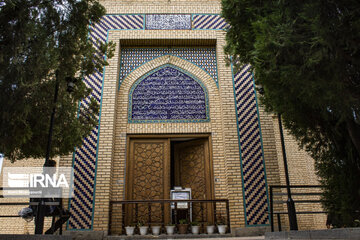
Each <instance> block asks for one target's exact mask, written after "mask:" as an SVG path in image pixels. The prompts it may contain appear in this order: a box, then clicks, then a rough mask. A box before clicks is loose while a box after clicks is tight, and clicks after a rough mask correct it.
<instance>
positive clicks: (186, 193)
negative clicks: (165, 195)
mask: <svg viewBox="0 0 360 240" xmlns="http://www.w3.org/2000/svg"><path fill="white" fill-rule="evenodd" d="M170 198H171V199H172V200H190V199H191V189H189V188H185V189H183V190H171V192H170ZM171 205H172V206H171V208H175V203H172V204H171ZM177 208H178V209H184V208H188V203H186V202H178V203H177Z"/></svg>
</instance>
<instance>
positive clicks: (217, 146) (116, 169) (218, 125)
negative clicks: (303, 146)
mask: <svg viewBox="0 0 360 240" xmlns="http://www.w3.org/2000/svg"><path fill="white" fill-rule="evenodd" d="M101 2H102V4H103V5H104V6H105V7H106V9H107V13H108V14H131V13H139V14H141V13H220V11H221V5H220V1H206V0H204V1H200V0H197V1H189V0H177V1H173V0H172V1H170V0H164V1H134V0H128V1H101ZM108 37H109V40H110V41H113V42H115V43H116V44H117V45H116V51H115V56H114V57H113V58H112V59H110V60H109V66H107V67H106V71H105V76H104V79H105V81H104V88H103V99H102V115H101V125H100V129H101V131H100V137H99V149H98V163H97V179H96V196H95V212H94V226H93V230H96V231H107V228H108V223H109V219H108V216H109V215H108V214H109V201H110V200H123V199H124V190H125V168H126V149H127V146H126V137H127V135H128V134H137V133H142V134H150V133H151V134H154V133H156V134H173V133H176V134H181V133H211V137H212V142H211V148H212V153H211V154H212V159H213V167H214V177H215V178H219V179H220V181H218V182H215V183H214V188H215V196H216V198H228V199H229V200H230V209H231V223H232V226H233V227H244V226H245V224H244V222H245V216H244V207H243V192H242V181H241V171H240V156H239V146H238V134H237V125H236V115H235V103H234V92H233V83H232V75H231V69H230V67H229V66H226V63H225V55H224V52H223V46H224V45H225V32H224V31H219V30H218V31H212V30H168V31H166V30H148V31H144V30H139V31H109V34H108ZM139 39H140V40H141V39H143V40H145V42H147V44H149V45H151V44H154V45H155V44H156V45H159V40H160V39H168V40H169V41H174V43H175V42H177V44H180V43H179V42H181V41H184V43H185V42H186V45H193V46H197V45H198V44H199V43H200V42H201V41H200V40H204V41H210V42H212V43H214V47H216V54H217V68H218V81H219V88H217V87H216V85H215V83H214V80H213V79H211V77H209V75H208V74H206V73H205V72H204V71H203V70H202V69H200V68H198V67H196V66H195V65H193V64H191V63H189V62H187V61H185V60H182V59H180V58H176V57H173V56H171V57H168V56H164V57H160V58H157V59H155V60H153V61H150V62H148V63H146V64H144V65H142V66H141V67H139V68H137V69H136V70H135V71H133V72H132V73H130V74H129V75H128V76H127V77H126V79H125V80H124V81H123V83H122V84H121V87H120V90H119V91H118V87H119V86H118V79H119V69H120V64H119V61H120V57H121V56H120V50H121V47H123V46H122V43H125V42H126V45H129V44H130V45H131V40H139ZM129 42H130V43H129ZM166 63H170V64H173V65H175V66H179V67H181V68H182V69H185V70H186V71H188V72H190V73H192V74H193V75H194V76H196V77H197V78H199V79H201V80H202V81H203V83H204V85H205V86H206V88H207V90H208V93H209V104H210V119H211V121H210V122H205V123H153V124H150V123H146V124H129V123H128V122H127V109H128V92H129V89H130V87H131V85H132V84H133V83H134V82H135V81H136V80H137V79H138V78H139V77H141V76H142V75H144V74H145V73H147V72H149V71H151V70H152V69H154V68H156V67H158V66H161V65H162V64H166ZM259 115H260V122H261V127H262V137H263V149H264V159H265V165H266V173H267V183H268V185H278V184H281V185H284V184H285V178H284V168H283V162H282V154H281V145H280V137H279V130H278V129H279V128H278V125H277V119H276V118H274V117H273V115H271V114H268V113H265V112H264V110H263V109H262V108H261V107H260V111H259ZM285 141H286V149H287V156H288V162H289V170H290V182H291V184H318V182H317V178H316V176H315V172H314V167H313V160H312V159H311V158H310V157H309V156H308V155H307V154H306V153H305V152H304V151H301V150H299V149H298V147H297V144H296V142H295V140H294V139H293V138H291V136H289V135H287V134H286V137H285ZM24 163H25V162H24ZM16 164H20V162H19V163H16ZM36 164H39V162H38V161H35V160H32V161H30V160H29V161H27V162H26V165H30V166H33V165H36ZM71 164H72V156H68V157H64V158H62V159H61V162H60V166H71ZM40 165H42V163H40ZM283 192H284V191H283ZM65 206H67V205H65ZM1 209H4V208H3V207H1ZM285 209H286V208H285V206H278V207H277V208H276V209H275V210H277V211H284V210H285ZM303 209H304V210H311V209H313V210H315V209H316V210H317V206H311V205H310V207H307V208H306V207H305V208H301V210H303ZM297 210H299V209H297ZM116 219H117V220H119V219H120V217H119V216H115V220H116ZM298 219H299V225H300V228H301V229H318V228H323V227H324V226H325V218H324V216H312V215H308V216H299V217H298ZM6 221H8V220H3V219H0V223H1V226H6V227H4V228H2V229H1V230H0V231H1V233H2V232H4V233H5V232H6V233H9V232H17V233H20V232H24V231H26V226H25V224H24V221H23V220H19V219H17V220H14V221H15V222H14V224H5V223H6ZM11 221H13V220H11ZM31 224H32V223H31ZM31 224H30V225H31ZM283 224H285V226H286V225H288V223H287V220H286V217H285V216H283ZM32 227H33V226H32ZM32 231H33V230H30V232H32Z"/></svg>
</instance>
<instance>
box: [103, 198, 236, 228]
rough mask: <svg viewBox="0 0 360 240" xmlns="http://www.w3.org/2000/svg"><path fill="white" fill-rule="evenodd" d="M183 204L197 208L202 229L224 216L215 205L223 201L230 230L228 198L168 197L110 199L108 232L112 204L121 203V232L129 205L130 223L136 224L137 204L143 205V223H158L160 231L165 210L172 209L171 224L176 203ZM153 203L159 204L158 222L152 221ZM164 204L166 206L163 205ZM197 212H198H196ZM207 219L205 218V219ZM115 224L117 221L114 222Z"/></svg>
mask: <svg viewBox="0 0 360 240" xmlns="http://www.w3.org/2000/svg"><path fill="white" fill-rule="evenodd" d="M181 203H182V204H184V203H187V204H188V206H192V210H193V211H194V209H199V212H200V216H201V217H200V218H201V219H200V221H198V220H197V222H198V223H199V224H200V225H201V227H202V229H204V226H205V225H206V224H208V223H217V222H218V220H219V218H224V217H223V216H222V215H221V216H220V215H219V214H218V209H219V207H217V204H219V203H223V204H225V207H222V210H225V212H226V218H224V220H225V222H226V225H227V233H229V232H231V229H230V215H229V200H228V199H215V200H169V199H161V200H124V201H110V208H109V227H108V234H109V235H111V234H112V227H113V223H112V216H113V211H114V206H116V205H121V229H122V231H121V232H122V234H124V233H125V221H126V217H129V216H126V208H127V206H128V207H131V208H132V210H133V211H135V212H134V214H133V216H131V219H132V220H131V224H132V225H136V224H137V223H138V221H139V219H140V217H139V205H140V206H145V207H146V208H147V209H146V210H147V216H146V223H145V225H148V226H149V227H150V226H151V225H153V224H154V223H156V224H160V225H161V229H162V231H164V229H165V225H166V222H165V211H169V212H170V208H171V209H172V210H171V211H172V213H173V216H172V219H171V222H172V223H173V224H175V225H176V224H178V210H181V209H180V208H178V204H181ZM155 204H160V209H161V210H160V211H161V217H160V218H161V221H160V222H155V221H153V219H152V218H153V216H152V214H153V213H152V207H153V205H155ZM197 204H198V205H200V206H198V208H195V207H194V206H195V205H197ZM165 205H166V207H165ZM209 207H210V208H209ZM190 209H191V208H190V207H188V208H186V211H188V213H187V220H188V222H190V221H189V216H190V214H191V213H190V211H191V210H190ZM205 209H209V210H210V211H211V213H212V218H213V219H207V218H206V216H205V215H206V213H205V212H206V210H205ZM197 214H198V213H197ZM206 219H207V220H206ZM115 224H117V223H115Z"/></svg>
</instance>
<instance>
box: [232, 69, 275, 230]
mask: <svg viewBox="0 0 360 240" xmlns="http://www.w3.org/2000/svg"><path fill="white" fill-rule="evenodd" d="M233 80H234V94H235V104H236V117H237V121H238V123H237V125H238V137H239V148H240V151H239V152H240V159H241V174H242V180H243V194H244V208H245V220H246V225H247V226H256V225H266V224H269V214H268V212H269V205H268V196H267V190H266V189H267V187H266V173H265V163H264V157H263V150H262V142H261V129H260V122H259V116H258V109H257V102H256V93H255V89H254V82H253V77H252V74H251V71H250V65H246V66H244V67H243V68H242V69H241V70H240V71H239V72H237V73H236V74H234V76H233Z"/></svg>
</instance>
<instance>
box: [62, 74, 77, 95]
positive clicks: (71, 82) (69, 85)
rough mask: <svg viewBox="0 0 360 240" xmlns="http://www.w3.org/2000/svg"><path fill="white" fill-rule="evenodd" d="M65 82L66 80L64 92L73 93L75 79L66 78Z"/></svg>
mask: <svg viewBox="0 0 360 240" xmlns="http://www.w3.org/2000/svg"><path fill="white" fill-rule="evenodd" d="M65 80H66V82H67V89H66V90H67V91H68V92H69V93H71V92H73V91H74V88H75V83H76V81H77V79H76V78H74V77H66V78H65Z"/></svg>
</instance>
